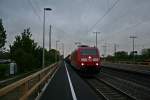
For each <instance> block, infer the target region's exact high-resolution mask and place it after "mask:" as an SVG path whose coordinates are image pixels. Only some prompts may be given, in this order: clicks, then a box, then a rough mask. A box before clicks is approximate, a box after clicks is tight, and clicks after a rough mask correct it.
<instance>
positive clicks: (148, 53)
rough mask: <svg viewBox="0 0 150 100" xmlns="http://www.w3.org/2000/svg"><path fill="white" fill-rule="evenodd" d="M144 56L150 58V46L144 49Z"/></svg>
mask: <svg viewBox="0 0 150 100" xmlns="http://www.w3.org/2000/svg"><path fill="white" fill-rule="evenodd" d="M142 56H143V57H144V58H149V59H150V48H148V49H143V50H142Z"/></svg>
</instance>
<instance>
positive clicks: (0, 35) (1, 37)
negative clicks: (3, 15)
mask: <svg viewBox="0 0 150 100" xmlns="http://www.w3.org/2000/svg"><path fill="white" fill-rule="evenodd" d="M5 43H6V31H5V29H4V27H3V23H2V19H0V49H1V48H2V47H3V46H4V45H5Z"/></svg>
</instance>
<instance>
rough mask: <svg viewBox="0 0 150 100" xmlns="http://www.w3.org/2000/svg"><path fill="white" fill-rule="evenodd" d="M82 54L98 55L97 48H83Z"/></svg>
mask: <svg viewBox="0 0 150 100" xmlns="http://www.w3.org/2000/svg"><path fill="white" fill-rule="evenodd" d="M80 54H81V55H97V50H96V49H83V50H81V51H80Z"/></svg>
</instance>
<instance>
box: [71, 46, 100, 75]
mask: <svg viewBox="0 0 150 100" xmlns="http://www.w3.org/2000/svg"><path fill="white" fill-rule="evenodd" d="M70 64H71V65H72V66H73V67H74V68H75V69H76V70H78V71H80V72H85V73H98V72H99V71H100V69H101V63H100V56H99V51H98V49H97V48H96V47H89V46H79V47H78V48H77V49H76V50H75V51H73V52H72V53H71V56H70Z"/></svg>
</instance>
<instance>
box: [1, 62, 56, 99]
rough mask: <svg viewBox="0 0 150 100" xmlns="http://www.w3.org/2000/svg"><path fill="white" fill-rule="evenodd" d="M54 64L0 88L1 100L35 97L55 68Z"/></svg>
mask: <svg viewBox="0 0 150 100" xmlns="http://www.w3.org/2000/svg"><path fill="white" fill-rule="evenodd" d="M56 65H57V64H53V65H51V66H49V67H46V68H44V69H42V70H41V71H38V72H36V73H34V74H32V75H30V76H28V77H26V78H23V79H21V80H19V81H17V82H15V83H12V84H10V85H8V86H6V87H4V88H2V89H0V98H1V100H9V99H12V100H29V99H33V98H35V97H36V96H37V94H38V93H39V92H41V90H42V88H43V87H44V85H45V84H46V83H47V81H48V79H49V78H50V77H51V75H52V74H53V73H54V72H55V70H56V69H57V66H56Z"/></svg>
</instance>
